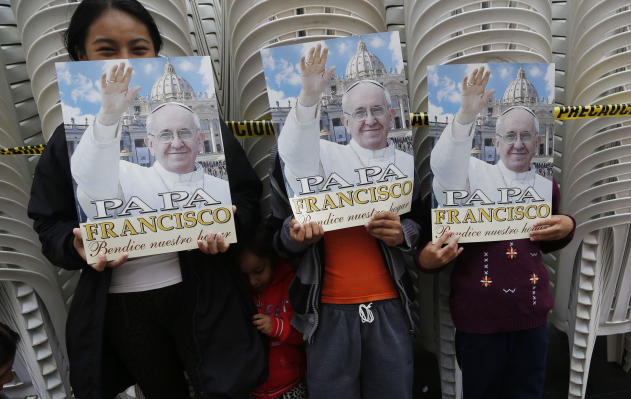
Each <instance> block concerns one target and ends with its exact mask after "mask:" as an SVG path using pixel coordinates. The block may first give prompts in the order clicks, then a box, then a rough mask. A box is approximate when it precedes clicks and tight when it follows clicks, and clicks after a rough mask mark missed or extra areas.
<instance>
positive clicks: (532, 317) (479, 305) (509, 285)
mask: <svg viewBox="0 0 631 399" xmlns="http://www.w3.org/2000/svg"><path fill="white" fill-rule="evenodd" d="M559 202H560V193H559V189H558V187H557V184H556V182H553V192H552V212H553V214H558V210H559ZM573 235H574V230H572V232H571V233H570V234H568V235H567V236H566V237H565V238H563V239H560V240H556V241H530V240H529V239H520V240H510V241H496V242H479V243H467V244H462V247H464V251H463V252H462V254H460V256H458V258H457V259H456V264H455V267H454V269H453V272H452V274H451V294H450V308H451V316H452V318H453V321H454V325H455V326H456V329H458V330H461V331H464V332H468V333H475V334H492V333H498V332H507V331H518V330H524V329H529V328H535V327H538V326H541V325H543V324H544V323H545V322H546V320H547V315H548V311H550V309H551V308H552V306H553V304H554V298H553V296H552V293H551V292H550V287H549V278H548V272H547V270H546V268H545V266H544V265H543V261H542V258H541V253H542V252H546V253H547V252H551V251H556V250H558V249H561V248H563V247H564V246H566V245H567V244H568V243H569V242H570V241H571V240H572V237H573ZM417 259H418V257H417Z"/></svg>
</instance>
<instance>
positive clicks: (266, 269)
mask: <svg viewBox="0 0 631 399" xmlns="http://www.w3.org/2000/svg"><path fill="white" fill-rule="evenodd" d="M240 266H241V271H242V272H243V273H244V274H245V275H246V276H247V277H248V282H249V283H250V287H252V289H253V290H254V291H255V292H257V293H261V292H263V291H265V289H266V288H267V287H268V286H269V285H270V283H271V282H272V277H273V274H274V271H273V270H272V261H271V260H270V259H268V258H261V257H259V256H256V255H254V254H253V253H251V252H245V253H244V254H243V255H241V264H240Z"/></svg>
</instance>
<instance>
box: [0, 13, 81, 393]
mask: <svg viewBox="0 0 631 399" xmlns="http://www.w3.org/2000/svg"><path fill="white" fill-rule="evenodd" d="M14 11H15V8H14V7H13V6H12V5H11V4H9V3H8V2H7V1H4V2H0V19H1V20H2V21H1V22H0V24H1V25H2V28H1V29H0V43H1V44H2V46H3V47H2V50H0V86H1V89H0V91H1V92H2V93H5V94H4V95H3V96H2V98H1V99H0V145H2V146H4V147H13V146H21V145H25V144H39V143H42V142H43V138H42V137H41V133H40V132H41V126H40V119H39V117H38V113H37V108H36V107H35V101H34V99H33V95H32V92H31V85H30V82H29V78H28V75H27V71H26V67H25V63H24V61H25V59H24V58H25V57H24V53H25V52H24V47H23V46H21V45H19V43H20V42H21V37H20V32H19V30H18V28H17V27H16V24H17V21H16V17H15V15H14ZM35 161H36V160H35ZM33 166H34V162H29V157H27V156H23V155H18V156H2V157H0V242H2V249H1V250H0V291H1V292H2V299H1V301H2V317H3V320H5V321H7V322H9V323H10V324H11V326H12V327H13V328H15V329H16V331H18V332H19V334H20V336H21V339H22V342H21V343H20V351H19V356H18V359H17V362H16V366H15V369H16V373H17V377H18V378H17V380H16V381H17V383H16V384H13V385H11V386H9V387H6V389H7V391H8V393H9V394H10V395H26V394H30V393H36V394H38V395H39V396H40V397H42V398H64V397H67V396H68V395H69V393H70V385H69V383H68V376H67V368H68V365H67V358H66V354H65V320H66V303H65V299H66V298H64V296H63V294H62V290H61V288H60V287H61V285H62V284H63V283H65V282H68V281H71V280H72V276H71V275H70V274H61V273H60V274H57V273H56V271H55V268H54V267H52V265H50V263H48V261H47V260H46V259H44V257H43V255H42V254H41V247H40V244H39V240H38V238H37V234H36V233H35V232H34V231H33V229H32V227H31V225H32V222H31V220H30V219H28V217H27V215H26V206H27V203H28V198H29V192H30V187H31V182H32V177H31V176H32V170H33Z"/></svg>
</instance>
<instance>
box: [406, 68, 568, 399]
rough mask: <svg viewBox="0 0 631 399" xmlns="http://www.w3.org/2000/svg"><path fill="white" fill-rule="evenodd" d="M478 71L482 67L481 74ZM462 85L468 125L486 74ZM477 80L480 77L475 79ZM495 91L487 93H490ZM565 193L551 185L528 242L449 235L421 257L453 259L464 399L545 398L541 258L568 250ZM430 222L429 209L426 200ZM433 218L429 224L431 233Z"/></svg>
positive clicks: (547, 296) (429, 261)
mask: <svg viewBox="0 0 631 399" xmlns="http://www.w3.org/2000/svg"><path fill="white" fill-rule="evenodd" d="M476 71H477V70H476ZM476 71H474V73H473V75H472V77H471V78H470V79H469V82H470V83H469V84H467V78H465V79H464V81H463V96H462V107H461V109H460V110H459V111H458V114H457V115H456V119H457V120H458V121H459V122H461V123H462V124H468V123H471V121H473V120H474V119H475V116H476V115H477V113H478V112H479V109H478V108H479V107H477V106H476V104H478V105H481V106H483V105H484V104H485V101H486V98H488V96H489V95H490V94H492V93H491V91H485V89H486V82H487V81H488V72H487V74H486V75H484V74H483V69H482V72H480V73H478V74H477V75H476ZM476 78H477V79H476ZM489 93H490V94H489ZM559 203H560V192H559V188H558V186H557V183H556V181H554V180H553V182H552V213H553V215H552V216H551V218H550V219H548V220H544V221H540V222H537V223H536V224H535V226H537V227H541V226H545V227H544V228H542V229H541V230H537V231H533V232H532V233H530V238H529V239H519V240H506V241H496V242H479V243H469V244H463V245H462V246H460V247H459V246H458V239H459V237H458V236H454V237H453V239H452V240H451V241H450V243H449V244H448V245H444V244H445V242H446V240H447V239H448V238H449V237H450V235H451V234H450V233H446V234H444V235H443V236H442V237H441V238H440V239H439V240H438V241H437V242H436V243H435V244H432V242H431V237H429V236H428V235H427V234H426V235H425V242H427V241H429V242H427V244H426V245H425V246H424V247H423V248H422V250H420V251H419V252H418V254H417V262H418V264H419V266H420V267H421V268H422V269H425V270H436V269H439V268H441V267H443V266H445V265H446V264H447V263H449V262H451V261H452V260H454V259H455V267H454V269H453V271H452V274H451V293H450V309H451V316H452V319H453V322H454V325H455V326H456V358H457V360H458V364H459V366H460V368H461V370H462V378H463V397H464V398H465V399H478V398H479V399H494V398H497V399H506V398H511V399H522V398H523V399H526V398H532V399H534V398H541V395H542V391H543V382H544V377H545V361H546V353H547V347H548V335H547V327H546V321H547V315H548V312H549V311H550V309H551V308H552V306H553V296H552V293H551V292H550V289H549V278H548V273H547V270H546V268H545V266H544V264H543V261H542V256H541V253H542V252H544V253H547V252H551V251H556V250H558V249H561V248H563V247H564V246H565V245H567V244H568V243H569V242H570V240H571V239H572V237H573V235H574V229H575V222H574V219H573V218H571V217H570V216H567V215H559V214H558V212H559ZM426 205H427V208H428V209H427V212H425V213H426V215H427V216H428V218H429V214H430V210H429V208H431V206H430V205H431V204H429V203H427V204H426ZM430 223H431V221H429V220H427V221H426V223H424V225H425V226H428V228H427V229H425V231H426V232H429V231H431V228H429V226H430Z"/></svg>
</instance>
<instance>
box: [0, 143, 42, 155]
mask: <svg viewBox="0 0 631 399" xmlns="http://www.w3.org/2000/svg"><path fill="white" fill-rule="evenodd" d="M44 147H46V145H45V144H40V145H27V146H24V147H13V148H0V155H11V154H21V155H39V154H41V153H42V151H44Z"/></svg>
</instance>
